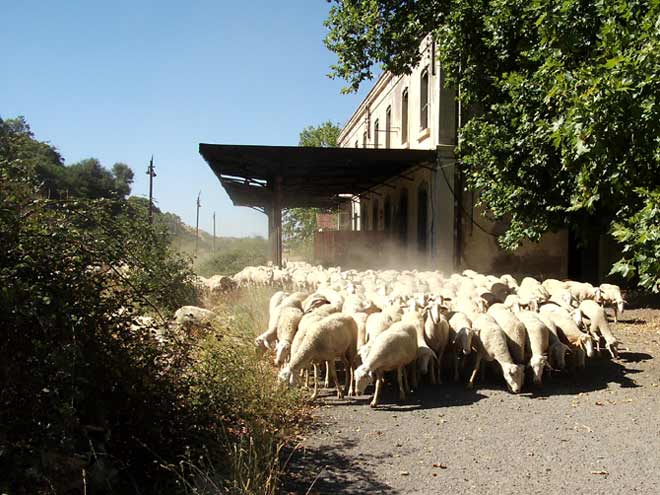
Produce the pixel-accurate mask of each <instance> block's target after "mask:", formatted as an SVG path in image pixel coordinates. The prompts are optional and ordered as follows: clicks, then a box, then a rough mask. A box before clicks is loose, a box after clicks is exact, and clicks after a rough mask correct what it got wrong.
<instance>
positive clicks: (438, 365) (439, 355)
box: [436, 347, 445, 383]
mask: <svg viewBox="0 0 660 495" xmlns="http://www.w3.org/2000/svg"><path fill="white" fill-rule="evenodd" d="M444 355H445V348H444V347H443V348H442V349H440V350H439V352H438V362H437V363H436V367H437V370H438V374H437V380H436V381H437V382H438V383H442V374H441V370H442V357H443V356H444Z"/></svg>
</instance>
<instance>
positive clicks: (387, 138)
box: [385, 106, 392, 148]
mask: <svg viewBox="0 0 660 495" xmlns="http://www.w3.org/2000/svg"><path fill="white" fill-rule="evenodd" d="M391 129H392V107H391V106H390V107H387V110H386V111H385V147H386V148H389V147H390V130H391Z"/></svg>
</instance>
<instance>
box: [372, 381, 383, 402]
mask: <svg viewBox="0 0 660 495" xmlns="http://www.w3.org/2000/svg"><path fill="white" fill-rule="evenodd" d="M382 386H383V378H382V377H380V376H379V377H378V378H376V390H375V391H374V397H373V399H371V404H369V406H371V407H376V406H377V405H378V399H379V398H380V389H381V387H382Z"/></svg>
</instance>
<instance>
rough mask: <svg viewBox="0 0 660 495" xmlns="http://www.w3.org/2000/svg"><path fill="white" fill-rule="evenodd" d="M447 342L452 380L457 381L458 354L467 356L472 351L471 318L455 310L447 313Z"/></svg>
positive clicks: (473, 333) (472, 333)
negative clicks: (451, 366) (451, 367)
mask: <svg viewBox="0 0 660 495" xmlns="http://www.w3.org/2000/svg"><path fill="white" fill-rule="evenodd" d="M448 323H449V342H450V351H453V352H450V354H449V355H450V356H451V359H452V364H453V370H454V376H453V378H454V381H455V382H456V381H458V354H459V353H460V354H462V355H463V356H467V355H469V354H470V352H472V338H473V336H474V335H475V332H474V330H473V329H472V320H470V318H468V317H467V316H466V315H465V313H461V312H460V311H455V312H453V313H452V314H450V315H449V319H448Z"/></svg>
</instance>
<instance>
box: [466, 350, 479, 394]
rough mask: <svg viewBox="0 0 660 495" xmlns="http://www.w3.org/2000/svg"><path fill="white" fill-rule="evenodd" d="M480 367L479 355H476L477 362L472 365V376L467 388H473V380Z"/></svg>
mask: <svg viewBox="0 0 660 495" xmlns="http://www.w3.org/2000/svg"><path fill="white" fill-rule="evenodd" d="M480 365H481V354H477V361H476V362H475V363H474V369H473V370H472V375H470V381H469V382H468V386H467V388H470V389H471V388H473V387H474V380H475V379H476V378H477V373H478V372H479V367H480Z"/></svg>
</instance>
